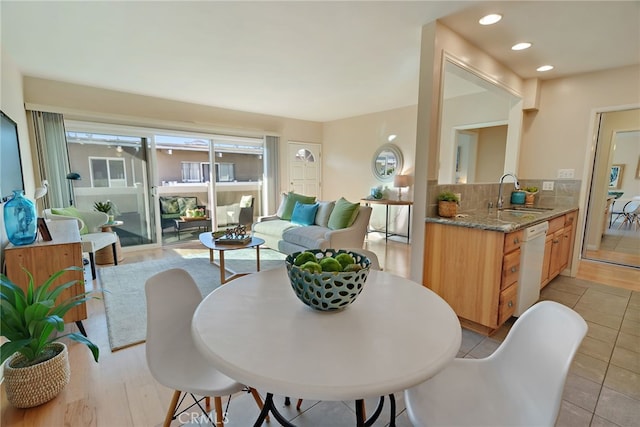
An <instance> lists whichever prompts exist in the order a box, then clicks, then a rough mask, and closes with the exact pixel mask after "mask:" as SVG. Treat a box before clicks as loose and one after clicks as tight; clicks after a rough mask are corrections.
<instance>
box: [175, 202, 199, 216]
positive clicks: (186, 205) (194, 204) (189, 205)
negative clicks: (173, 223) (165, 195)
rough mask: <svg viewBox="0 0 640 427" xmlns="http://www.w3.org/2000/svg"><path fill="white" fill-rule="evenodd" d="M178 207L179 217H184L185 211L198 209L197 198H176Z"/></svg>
mask: <svg viewBox="0 0 640 427" xmlns="http://www.w3.org/2000/svg"><path fill="white" fill-rule="evenodd" d="M178 206H180V215H183V216H184V215H186V214H187V209H195V208H197V207H198V198H197V197H178Z"/></svg>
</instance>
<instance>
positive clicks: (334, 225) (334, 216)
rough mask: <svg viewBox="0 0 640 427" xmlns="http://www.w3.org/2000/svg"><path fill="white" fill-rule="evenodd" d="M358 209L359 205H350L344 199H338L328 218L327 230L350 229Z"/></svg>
mask: <svg viewBox="0 0 640 427" xmlns="http://www.w3.org/2000/svg"><path fill="white" fill-rule="evenodd" d="M359 209H360V203H351V202H349V201H347V200H346V199H345V198H344V197H340V199H339V200H338V201H337V202H336V206H335V207H334V208H333V211H331V215H330V216H329V224H328V225H329V228H330V229H332V230H340V229H342V228H347V227H350V226H351V224H353V222H354V221H355V220H356V216H358V210H359Z"/></svg>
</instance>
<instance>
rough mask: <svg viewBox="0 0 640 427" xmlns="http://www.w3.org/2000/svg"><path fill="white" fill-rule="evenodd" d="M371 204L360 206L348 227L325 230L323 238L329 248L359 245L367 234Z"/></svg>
mask: <svg viewBox="0 0 640 427" xmlns="http://www.w3.org/2000/svg"><path fill="white" fill-rule="evenodd" d="M371 211H372V208H371V206H360V208H359V211H358V216H357V217H356V220H355V221H354V222H353V224H351V226H350V227H347V228H342V229H340V230H331V231H327V233H326V234H325V239H326V240H327V242H328V244H329V247H331V248H356V247H361V246H362V243H363V242H364V238H365V236H366V234H367V227H368V226H369V218H371Z"/></svg>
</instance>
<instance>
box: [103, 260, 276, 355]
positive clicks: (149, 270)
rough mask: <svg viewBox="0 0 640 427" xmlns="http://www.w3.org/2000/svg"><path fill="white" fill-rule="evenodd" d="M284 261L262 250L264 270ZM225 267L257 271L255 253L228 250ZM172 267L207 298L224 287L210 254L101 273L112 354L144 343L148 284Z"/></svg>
mask: <svg viewBox="0 0 640 427" xmlns="http://www.w3.org/2000/svg"><path fill="white" fill-rule="evenodd" d="M217 255H218V254H216V256H217ZM216 259H217V258H216ZM284 259H285V255H283V254H281V253H279V252H276V251H273V250H270V249H261V250H260V269H261V270H268V269H271V268H277V267H280V266H283V265H284ZM225 265H226V267H227V268H229V269H231V270H232V271H237V272H253V271H255V269H256V261H255V251H254V250H239V251H227V252H225ZM171 268H182V269H184V270H186V271H188V272H189V274H191V276H192V277H193V279H194V280H195V282H196V284H197V285H198V288H200V292H201V293H202V295H203V297H204V296H206V295H208V294H209V293H210V292H211V291H213V290H214V289H216V288H217V287H218V286H220V270H219V269H218V267H216V266H215V265H213V264H211V263H209V252H208V251H203V252H202V253H197V254H191V255H185V256H182V257H170V258H163V259H157V260H150V261H142V262H138V263H133V264H121V265H117V266H112V267H104V268H100V269H99V270H98V274H99V276H100V282H101V283H102V287H103V289H104V291H105V292H104V295H103V299H104V309H105V313H106V318H107V329H108V333H109V344H110V346H111V351H115V350H119V349H121V348H124V347H128V346H131V345H134V344H139V343H141V342H144V340H145V336H146V333H147V325H146V323H147V306H146V302H145V293H144V285H145V282H146V281H147V279H148V278H149V277H151V276H153V275H154V274H156V273H159V272H161V271H164V270H169V269H171ZM229 283H232V282H229Z"/></svg>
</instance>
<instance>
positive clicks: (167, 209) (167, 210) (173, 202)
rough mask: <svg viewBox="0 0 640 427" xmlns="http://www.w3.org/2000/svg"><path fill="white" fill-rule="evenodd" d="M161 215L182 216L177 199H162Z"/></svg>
mask: <svg viewBox="0 0 640 427" xmlns="http://www.w3.org/2000/svg"><path fill="white" fill-rule="evenodd" d="M160 213H161V214H165V215H176V214H177V215H178V216H180V204H179V203H178V198H177V197H165V196H161V197H160Z"/></svg>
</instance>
